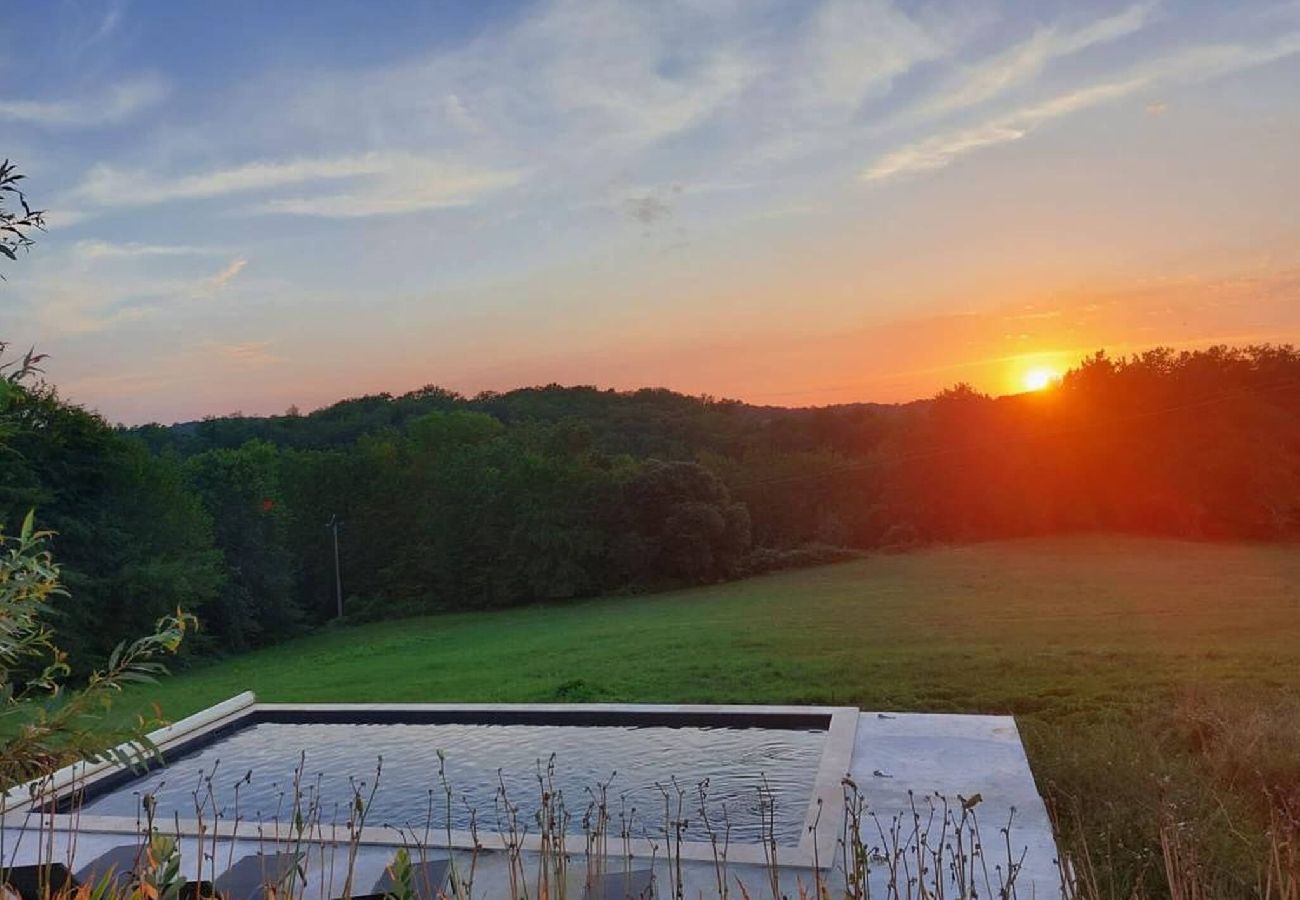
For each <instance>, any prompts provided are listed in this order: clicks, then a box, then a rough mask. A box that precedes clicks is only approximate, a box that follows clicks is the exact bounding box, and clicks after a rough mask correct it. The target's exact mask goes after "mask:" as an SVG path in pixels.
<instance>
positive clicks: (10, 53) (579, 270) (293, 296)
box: [0, 0, 1300, 422]
mask: <svg viewBox="0 0 1300 900" xmlns="http://www.w3.org/2000/svg"><path fill="white" fill-rule="evenodd" d="M0 27H3V29H4V30H3V32H0V135H3V140H2V141H0V153H3V154H4V155H6V156H9V157H11V158H13V159H15V160H17V161H18V162H19V163H20V164H21V166H22V167H23V169H24V171H26V172H28V173H29V175H30V178H29V182H28V184H29V188H30V190H31V192H32V193H33V195H34V199H36V200H37V202H38V205H40V206H43V207H45V208H46V209H48V211H49V213H48V220H49V234H48V235H47V236H45V237H44V238H43V239H42V241H41V243H40V245H39V246H38V247H37V248H36V249H35V250H34V251H33V253H32V254H31V255H30V256H29V257H28V258H26V259H24V260H22V261H21V262H20V263H19V264H17V265H10V266H9V267H8V269H7V270H6V273H7V275H8V278H9V280H8V281H7V282H6V283H4V284H3V285H0V337H2V338H3V339H6V340H10V341H15V342H18V343H22V344H27V343H37V344H38V345H39V346H40V347H41V348H42V349H44V350H46V351H48V352H50V353H51V354H52V356H53V360H52V363H51V366H50V372H49V374H50V376H51V377H52V379H53V380H54V381H56V382H57V383H59V384H60V385H61V386H62V387H63V389H64V390H65V391H66V392H67V393H68V394H69V395H70V396H72V397H73V398H74V399H77V400H79V401H81V402H85V403H87V404H89V405H91V406H94V407H96V408H99V409H101V410H103V411H104V412H105V414H106V415H108V416H109V417H110V418H113V419H117V420H125V421H131V422H135V421H143V420H149V419H159V420H164V421H171V420H175V419H189V418H196V417H198V416H201V415H204V414H213V413H225V412H230V411H233V410H237V409H239V410H244V411H246V412H275V411H280V410H283V409H284V408H285V407H287V406H288V405H290V404H297V405H300V406H302V407H304V408H309V407H312V406H316V405H319V404H322V403H325V402H329V401H331V400H333V399H337V398H340V397H343V396H348V395H355V394H358V393H363V392H369V391H378V390H389V391H394V392H398V391H402V390H407V389H410V388H413V387H416V386H419V385H421V384H424V383H428V382H433V383H439V384H443V385H446V386H449V387H452V388H456V389H459V390H463V391H467V392H474V391H477V390H482V389H505V388H509V387H512V386H516V385H520V384H529V383H545V382H550V381H560V382H565V383H595V384H601V385H608V386H615V387H633V386H638V385H643V384H655V385H666V386H669V387H673V388H677V389H680V390H686V391H691V392H708V393H713V394H719V395H728V396H738V397H741V398H743V399H747V400H752V401H755V402H768V403H826V402H840V401H846V400H856V399H880V400H895V399H905V398H907V397H911V396H919V395H923V394H926V393H932V392H933V391H934V390H937V389H938V388H940V387H942V386H944V385H945V384H949V383H952V382H954V381H956V380H960V379H966V380H971V381H974V382H975V383H976V384H977V385H978V386H980V387H984V388H985V389H988V390H994V391H998V390H1002V389H1006V388H1007V387H1008V386H1009V385H1011V386H1013V385H1014V379H1015V377H1016V373H1017V372H1018V371H1021V370H1023V369H1024V367H1025V366H1028V365H1037V364H1040V363H1043V362H1046V363H1048V364H1051V365H1064V364H1068V362H1069V360H1070V359H1072V358H1075V357H1077V355H1078V354H1081V353H1084V352H1088V351H1090V350H1093V349H1097V348H1098V347H1101V346H1105V347H1108V348H1111V349H1114V350H1116V351H1119V352H1123V351H1124V350H1128V349H1134V348H1137V347H1142V346H1148V345H1151V344H1154V343H1175V344H1181V345H1195V344H1204V343H1209V342H1213V341H1218V340H1231V341H1245V340H1274V341H1295V340H1297V339H1300V312H1298V311H1297V310H1300V296H1298V292H1297V285H1298V284H1300V252H1298V251H1300V223H1298V221H1297V212H1296V206H1297V205H1296V203H1295V202H1294V201H1293V200H1291V199H1289V198H1294V197H1297V196H1300V176H1298V175H1297V166H1296V165H1295V163H1296V150H1295V148H1296V147H1297V146H1300V104H1298V103H1297V102H1296V99H1295V98H1296V97H1297V96H1300V3H1296V2H1261V3H1243V4H1237V5H1225V4H1175V3H1169V2H1164V3H1159V2H1138V3H1123V2H1121V3H1098V4H1082V3H1060V4H1054V3H1024V4H1003V3H995V2H982V0H976V2H962V3H952V4H943V3H933V4H931V3H922V4H908V3H890V2H885V0H879V2H874V0H873V2H850V0H817V2H807V3H774V2H766V0H747V2H739V0H736V2H729V0H717V2H710V0H685V2H677V3H643V4H636V3H615V2H602V0H591V2H581V3H577V2H575V3H540V4H539V3H493V2H478V3H463V4H453V3H437V4H435V3H400V2H384V3H363V2H356V3H329V2H321V3H310V4H309V3H296V2H294V3H290V2H286V3H261V2H259V3H254V2H229V3H222V4H198V3H171V2H155V3H147V2H139V0H137V2H130V0H117V2H89V0H83V2H66V0H54V2H50V3H45V4H40V3H29V4H24V5H22V6H21V7H19V8H18V9H17V10H16V11H14V12H11V11H6V16H5V20H4V24H3V26H0Z"/></svg>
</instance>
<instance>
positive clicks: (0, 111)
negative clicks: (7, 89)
mask: <svg viewBox="0 0 1300 900" xmlns="http://www.w3.org/2000/svg"><path fill="white" fill-rule="evenodd" d="M166 96H167V84H166V82H164V81H163V80H162V79H161V78H159V77H157V76H142V77H139V78H135V79H132V80H129V81H123V82H119V83H118V84H115V85H112V86H111V87H109V88H108V89H107V90H105V91H103V92H101V93H100V94H99V95H97V96H92V97H88V98H86V99H78V100H14V99H11V100H5V99H0V121H4V120H8V121H13V122H25V123H28V124H32V125H39V126H44V127H47V128H93V127H97V126H102V125H116V124H118V123H121V122H124V121H126V120H127V119H130V118H131V117H133V116H135V115H136V114H137V113H139V112H141V111H143V110H145V109H147V108H149V107H150V106H154V105H155V104H157V103H159V102H161V101H162V100H163V98H164V97H166Z"/></svg>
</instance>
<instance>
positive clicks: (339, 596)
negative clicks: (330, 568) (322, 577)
mask: <svg viewBox="0 0 1300 900" xmlns="http://www.w3.org/2000/svg"><path fill="white" fill-rule="evenodd" d="M342 524H343V523H342V522H340V521H339V517H338V514H337V513H336V514H334V515H331V516H330V520H329V521H328V522H326V523H325V527H326V528H328V529H329V530H330V531H331V532H333V534H334V596H335V599H336V600H337V601H338V616H337V618H340V619H341V618H343V578H342V576H341V575H339V526H340V525H342Z"/></svg>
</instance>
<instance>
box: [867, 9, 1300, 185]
mask: <svg viewBox="0 0 1300 900" xmlns="http://www.w3.org/2000/svg"><path fill="white" fill-rule="evenodd" d="M1296 53H1300V33H1293V34H1289V35H1285V36H1283V37H1282V38H1279V39H1278V40H1275V41H1273V42H1271V43H1268V44H1260V45H1244V44H1220V45H1206V46H1199V47H1190V48H1187V49H1185V50H1182V51H1178V52H1176V53H1172V54H1170V55H1168V56H1166V57H1163V58H1159V59H1156V60H1154V61H1152V62H1150V63H1147V64H1145V65H1142V66H1139V67H1136V68H1135V69H1133V70H1131V71H1130V72H1129V73H1128V74H1127V75H1126V76H1125V77H1123V78H1121V79H1119V80H1115V81H1110V82H1106V83H1102V84H1096V85H1093V86H1090V87H1084V88H1080V89H1078V90H1074V91H1070V92H1068V93H1064V94H1060V95H1058V96H1056V97H1054V98H1052V99H1050V100H1047V101H1045V102H1042V103H1038V104H1035V105H1031V106H1026V107H1023V108H1021V109H1018V110H1015V111H1013V112H1011V113H1007V114H1004V115H1001V116H998V117H996V118H994V119H991V120H989V121H988V122H985V123H983V124H981V125H977V126H974V127H970V128H961V129H956V130H953V131H946V132H942V133H939V134H936V135H933V136H930V137H927V138H922V139H920V140H917V141H914V142H912V143H910V144H906V145H904V146H903V147H900V148H899V149H897V150H894V151H891V152H889V153H886V154H884V155H883V156H881V157H880V158H878V159H877V160H876V161H875V162H873V163H871V164H870V165H868V166H867V167H866V168H865V169H864V170H863V171H862V176H861V177H862V179H863V180H864V181H881V180H884V179H888V178H893V177H895V176H899V175H907V174H915V173H919V172H926V171H932V170H934V169H941V168H943V167H945V166H947V165H949V164H951V163H952V162H953V161H955V160H957V159H959V158H961V157H963V156H966V155H967V154H969V153H972V152H974V151H976V150H980V149H983V148H985V147H992V146H996V145H998V144H1006V143H1010V142H1012V141H1017V140H1020V139H1021V138H1023V137H1025V136H1026V135H1027V134H1029V133H1030V132H1032V131H1034V130H1035V129H1036V128H1038V127H1040V126H1042V125H1044V124H1046V123H1047V122H1050V121H1052V120H1054V119H1059V118H1061V117H1063V116H1067V115H1071V114H1073V113H1076V112H1080V111H1082V110H1085V109H1089V108H1092V107H1095V106H1099V105H1102V104H1105V103H1109V102H1112V101H1115V100H1120V99H1123V98H1126V97H1130V96H1132V95H1134V94H1136V93H1138V92H1139V91H1142V90H1146V89H1148V88H1151V87H1154V86H1159V85H1166V84H1172V83H1194V82H1198V81H1204V80H1207V79H1211V78H1217V77H1221V76H1224V75H1227V74H1230V73H1233V72H1237V71H1241V70H1243V69H1247V68H1252V67H1254V66H1260V65H1265V64H1267V63H1270V62H1275V61H1277V60H1279V59H1283V58H1285V57H1287V56H1291V55H1293V54H1296Z"/></svg>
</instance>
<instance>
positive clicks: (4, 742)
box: [0, 513, 197, 790]
mask: <svg viewBox="0 0 1300 900" xmlns="http://www.w3.org/2000/svg"><path fill="white" fill-rule="evenodd" d="M50 536H51V535H50V533H49V532H46V531H38V530H36V529H35V526H34V515H33V514H31V513H29V514H28V515H27V517H26V519H24V521H23V524H22V528H21V529H20V530H19V532H18V534H17V535H16V536H13V537H8V536H6V535H5V534H4V532H3V530H2V529H0V734H2V735H3V738H0V790H8V789H9V788H11V787H13V786H15V785H18V784H21V783H23V782H27V781H31V780H33V779H37V778H41V777H44V776H46V775H48V774H50V773H51V772H54V771H55V770H57V769H58V768H60V767H62V766H64V765H67V764H69V763H71V762H74V761H77V760H86V761H88V762H99V761H103V760H109V759H111V760H115V761H117V762H120V763H122V764H124V765H135V764H138V763H139V762H141V761H142V760H143V759H145V758H146V757H148V756H150V755H152V754H153V753H155V752H156V750H157V748H156V747H154V746H153V744H152V743H151V742H150V740H149V738H148V732H149V731H151V730H153V729H154V728H156V727H158V726H160V725H162V724H163V722H162V719H161V715H160V714H159V713H158V712H157V711H156V710H155V712H154V714H153V715H152V716H150V717H145V716H138V717H137V718H136V720H135V721H134V722H129V723H127V724H123V725H118V724H114V723H112V722H111V721H110V720H109V719H108V718H107V717H106V714H107V713H108V711H109V709H110V707H111V705H112V701H113V698H114V697H115V696H116V695H117V694H119V693H120V692H121V691H122V689H123V688H124V687H126V686H127V685H131V684H139V683H148V682H152V681H154V680H155V678H156V677H157V676H158V675H160V674H163V673H164V672H165V671H166V668H165V667H164V665H163V664H162V662H160V661H159V659H160V657H163V656H167V655H170V654H174V653H175V652H176V651H177V650H178V649H179V648H180V646H181V642H182V641H183V640H184V639H185V635H186V634H187V633H188V632H189V631H190V630H192V629H193V628H194V627H195V625H196V624H197V623H196V622H195V619H194V617H193V616H190V615H188V614H187V613H184V612H181V611H179V610H178V611H177V612H176V613H175V614H174V615H170V616H165V617H163V618H162V619H159V620H158V622H157V623H156V627H155V629H154V632H153V633H152V634H148V635H146V636H144V637H142V638H139V639H137V640H134V641H131V642H123V643H121V644H119V645H118V646H117V648H116V649H115V650H114V651H113V652H112V654H111V655H110V656H109V658H108V660H107V662H106V663H105V665H104V666H103V667H102V668H100V669H96V670H94V671H92V672H91V674H90V676H89V677H88V678H87V679H86V681H85V684H84V686H81V687H78V688H70V687H69V686H68V679H69V677H70V675H71V672H72V668H71V666H70V665H69V662H68V657H67V654H66V653H64V652H63V651H62V650H61V649H60V648H59V646H58V645H57V643H56V640H55V634H54V630H53V629H52V628H51V627H50V625H49V619H50V616H51V613H52V609H53V603H54V602H55V600H57V599H58V598H60V597H63V596H66V595H67V592H66V591H65V590H64V589H63V587H62V586H61V584H60V582H59V566H58V564H57V563H56V562H55V561H54V558H53V557H52V555H51V554H50V551H49V549H48V541H49V539H50Z"/></svg>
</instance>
